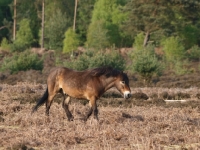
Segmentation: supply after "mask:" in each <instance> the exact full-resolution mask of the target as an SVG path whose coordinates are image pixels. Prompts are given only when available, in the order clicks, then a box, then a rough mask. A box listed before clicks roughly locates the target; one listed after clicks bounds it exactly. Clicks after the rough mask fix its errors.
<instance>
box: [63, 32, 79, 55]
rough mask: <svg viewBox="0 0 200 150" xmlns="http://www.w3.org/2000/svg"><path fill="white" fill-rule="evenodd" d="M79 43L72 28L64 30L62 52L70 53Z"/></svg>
mask: <svg viewBox="0 0 200 150" xmlns="http://www.w3.org/2000/svg"><path fill="white" fill-rule="evenodd" d="M78 45H79V39H78V36H77V34H76V33H75V32H74V31H73V29H72V28H68V30H67V31H66V32H65V39H64V41H63V53H70V52H72V55H73V51H74V50H76V49H77V47H78Z"/></svg>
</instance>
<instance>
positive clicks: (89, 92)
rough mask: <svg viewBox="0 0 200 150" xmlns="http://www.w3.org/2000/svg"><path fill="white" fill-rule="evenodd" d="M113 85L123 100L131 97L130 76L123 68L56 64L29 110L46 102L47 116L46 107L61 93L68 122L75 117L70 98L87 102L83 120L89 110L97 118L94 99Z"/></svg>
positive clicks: (88, 115) (89, 113)
mask: <svg viewBox="0 0 200 150" xmlns="http://www.w3.org/2000/svg"><path fill="white" fill-rule="evenodd" d="M112 87H116V88H117V90H118V91H119V92H120V93H121V94H122V95H123V97H124V98H125V99H128V98H130V96H131V89H130V87H129V79H128V76H127V74H126V73H124V72H122V71H119V70H116V69H114V68H112V67H100V68H94V69H88V70H84V71H75V70H72V69H69V68H65V67H59V68H56V69H54V70H53V71H52V72H50V74H49V76H48V77H47V89H46V91H45V93H44V95H43V96H42V98H41V99H39V100H38V102H37V104H36V105H35V106H34V107H33V110H32V113H34V112H35V111H37V109H38V108H39V107H40V106H41V105H43V104H44V103H45V102H46V115H47V116H49V109H50V107H51V104H52V101H53V99H54V97H55V95H56V94H57V93H61V94H62V95H63V97H64V99H63V102H62V107H63V108H64V110H65V113H66V115H67V118H68V120H69V121H73V119H74V117H73V115H72V114H71V112H70V111H69V108H68V107H69V102H70V99H71V97H73V98H77V99H87V100H88V101H89V106H90V109H89V112H88V113H87V115H86V117H85V119H84V120H85V121H86V120H87V119H88V118H89V117H90V116H91V114H92V113H93V115H94V118H95V119H97V120H98V109H97V99H99V98H100V96H102V95H103V93H105V92H106V91H107V90H108V89H110V88H112Z"/></svg>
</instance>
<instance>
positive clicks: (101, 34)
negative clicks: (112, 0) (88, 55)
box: [87, 20, 109, 50]
mask: <svg viewBox="0 0 200 150" xmlns="http://www.w3.org/2000/svg"><path fill="white" fill-rule="evenodd" d="M107 33H108V30H107V29H106V27H105V23H104V22H103V21H102V20H99V21H96V22H95V23H93V24H91V25H90V26H89V29H88V34H87V37H88V38H87V45H88V46H89V47H92V48H96V49H97V50H100V49H104V48H106V47H108V46H109V35H108V34H107Z"/></svg>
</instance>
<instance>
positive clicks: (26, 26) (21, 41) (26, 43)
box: [13, 19, 33, 51]
mask: <svg viewBox="0 0 200 150" xmlns="http://www.w3.org/2000/svg"><path fill="white" fill-rule="evenodd" d="M30 22H31V21H30V20H29V19H23V20H21V21H20V23H19V30H18V32H17V34H16V40H15V41H14V49H13V50H14V51H16V50H17V51H23V50H25V49H26V48H28V47H30V46H31V44H32V43H33V34H32V32H31V27H30Z"/></svg>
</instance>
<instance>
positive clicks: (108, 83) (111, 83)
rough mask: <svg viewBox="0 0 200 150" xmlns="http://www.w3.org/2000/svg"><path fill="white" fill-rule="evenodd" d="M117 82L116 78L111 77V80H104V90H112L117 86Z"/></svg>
mask: <svg viewBox="0 0 200 150" xmlns="http://www.w3.org/2000/svg"><path fill="white" fill-rule="evenodd" d="M115 80H116V78H115V77H110V78H106V79H103V80H102V82H103V85H104V87H105V88H104V89H105V91H107V90H109V89H110V88H112V87H114V85H115Z"/></svg>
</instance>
